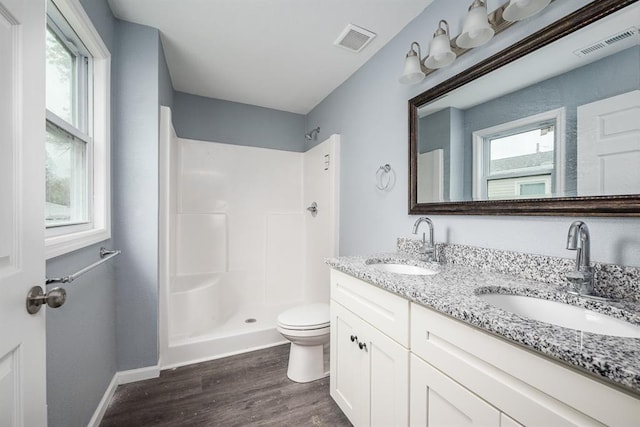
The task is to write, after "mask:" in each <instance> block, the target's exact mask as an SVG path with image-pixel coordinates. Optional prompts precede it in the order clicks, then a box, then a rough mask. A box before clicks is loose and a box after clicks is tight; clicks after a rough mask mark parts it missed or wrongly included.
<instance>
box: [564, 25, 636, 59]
mask: <svg viewBox="0 0 640 427" xmlns="http://www.w3.org/2000/svg"><path fill="white" fill-rule="evenodd" d="M639 36H640V33H639V32H638V29H637V28H636V27H631V28H627V29H626V30H624V31H621V32H619V33H617V34H614V35H611V36H609V37H607V38H606V39H603V40H600V41H599V42H597V43H593V44H592V45H589V46H586V47H583V48H582V49H578V50H575V51H574V52H573V53H574V54H575V55H577V56H579V57H581V58H582V57H585V56H587V55H591V54H593V53H596V52H599V51H601V50H602V49H606V48H608V47H609V46H613V45H615V44H617V43H619V42H621V41H623V40H627V39H629V38H633V37H636V38H638V37H639Z"/></svg>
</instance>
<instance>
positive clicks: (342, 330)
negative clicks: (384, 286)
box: [330, 270, 409, 426]
mask: <svg viewBox="0 0 640 427" xmlns="http://www.w3.org/2000/svg"><path fill="white" fill-rule="evenodd" d="M365 319H366V320H365ZM408 342H409V302H408V301H407V300H405V299H404V298H401V297H398V296H397V295H393V294H391V293H389V292H387V291H384V290H381V289H378V288H376V287H374V286H372V285H370V284H367V283H365V282H362V281H360V280H358V279H355V278H353V277H351V276H348V275H346V274H343V273H340V272H338V271H335V270H332V272H331V378H330V393H331V397H332V398H333V399H334V400H335V401H336V403H337V404H338V406H340V408H341V409H342V411H343V412H344V413H345V415H346V416H347V417H348V418H349V420H350V421H351V422H352V423H353V424H354V425H355V426H405V425H407V424H408V420H409V350H408V348H407V347H408Z"/></svg>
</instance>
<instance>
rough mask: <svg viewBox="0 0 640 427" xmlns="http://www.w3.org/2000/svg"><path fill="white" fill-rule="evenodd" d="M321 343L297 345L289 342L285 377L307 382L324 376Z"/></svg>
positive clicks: (327, 373) (326, 374) (325, 373)
mask: <svg viewBox="0 0 640 427" xmlns="http://www.w3.org/2000/svg"><path fill="white" fill-rule="evenodd" d="M323 347H324V346H323V345H322V344H319V345H298V344H296V343H293V342H292V343H291V349H290V350H289V367H288V369H287V377H289V379H290V380H291V381H295V382H297V383H308V382H311V381H315V380H319V379H320V378H325V377H327V376H328V375H329V372H327V371H325V369H324V357H323Z"/></svg>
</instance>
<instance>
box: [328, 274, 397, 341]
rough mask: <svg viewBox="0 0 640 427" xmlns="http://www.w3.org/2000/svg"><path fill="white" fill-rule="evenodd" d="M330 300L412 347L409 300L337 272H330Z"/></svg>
mask: <svg viewBox="0 0 640 427" xmlns="http://www.w3.org/2000/svg"><path fill="white" fill-rule="evenodd" d="M331 299H333V300H334V301H337V302H339V303H340V304H342V305H343V306H345V307H346V308H348V309H349V310H351V311H352V312H353V313H355V314H357V315H358V316H360V317H362V318H363V319H366V320H367V322H369V323H370V324H371V325H372V326H373V327H375V328H376V329H379V330H380V331H382V332H383V333H384V334H386V335H387V336H389V337H390V338H392V339H394V340H395V341H397V342H398V343H400V344H401V345H403V346H404V347H409V301H408V300H406V299H404V298H402V297H400V296H398V295H394V294H392V293H390V292H387V291H385V290H382V289H380V288H377V287H376V286H374V285H371V284H369V283H366V282H363V281H362V280H360V279H356V278H355V277H351V276H349V275H347V274H344V273H342V272H340V271H336V270H331Z"/></svg>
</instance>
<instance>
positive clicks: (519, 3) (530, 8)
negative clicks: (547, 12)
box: [502, 0, 551, 22]
mask: <svg viewBox="0 0 640 427" xmlns="http://www.w3.org/2000/svg"><path fill="white" fill-rule="evenodd" d="M549 3H551V0H510V1H509V4H508V5H507V7H505V9H504V11H503V12H502V17H503V18H504V19H505V20H507V21H510V22H514V21H521V20H523V19H525V18H528V17H530V16H533V15H535V14H536V13H538V12H540V11H541V10H542V9H544V8H545V7H547V6H548V5H549Z"/></svg>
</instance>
